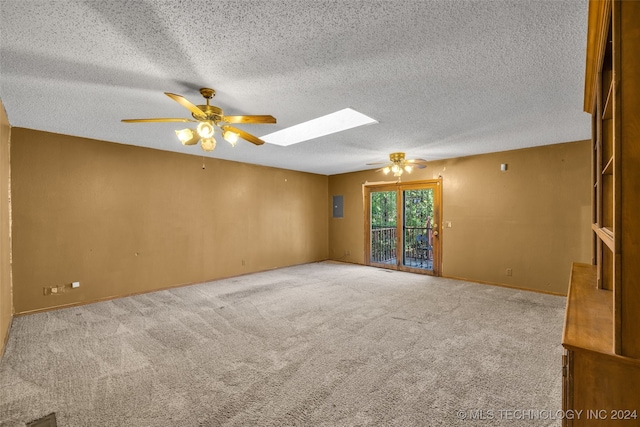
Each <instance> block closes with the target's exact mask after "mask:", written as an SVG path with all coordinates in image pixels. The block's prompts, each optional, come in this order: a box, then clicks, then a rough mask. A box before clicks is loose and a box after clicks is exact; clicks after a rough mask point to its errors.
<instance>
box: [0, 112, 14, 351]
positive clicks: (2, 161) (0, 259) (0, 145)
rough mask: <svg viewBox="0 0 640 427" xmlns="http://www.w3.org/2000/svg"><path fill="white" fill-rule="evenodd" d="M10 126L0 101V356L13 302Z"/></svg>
mask: <svg viewBox="0 0 640 427" xmlns="http://www.w3.org/2000/svg"><path fill="white" fill-rule="evenodd" d="M10 143H11V128H10V127H9V119H8V118H7V113H6V112H5V110H4V106H3V105H2V101H0V357H2V355H3V354H4V347H5V343H6V339H7V337H8V336H9V329H10V328H11V319H12V316H13V304H12V297H11V209H10V204H9V186H10V182H11V180H10V177H11V168H10V161H9V146H10Z"/></svg>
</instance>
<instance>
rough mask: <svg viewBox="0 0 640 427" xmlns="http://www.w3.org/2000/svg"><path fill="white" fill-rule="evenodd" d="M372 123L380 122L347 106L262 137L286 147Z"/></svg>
mask: <svg viewBox="0 0 640 427" xmlns="http://www.w3.org/2000/svg"><path fill="white" fill-rule="evenodd" d="M372 123H378V121H377V120H374V119H372V118H371V117H369V116H365V115H364V114H362V113H359V112H357V111H356V110H353V109H351V108H345V109H344V110H340V111H336V112H335V113H331V114H327V115H326V116H322V117H318V118H316V119H312V120H309V121H306V122H303V123H299V124H297V125H294V126H291V127H288V128H286V129H282V130H279V131H277V132H273V133H270V134H268V135H264V136H262V137H261V138H262V139H263V140H264V141H265V142H268V143H269V144H275V145H281V146H283V147H286V146H288V145H292V144H297V143H299V142H302V141H308V140H310V139H314V138H319V137H321V136H325V135H330V134H332V133H336V132H341V131H343V130H347V129H351V128H355V127H358V126H363V125H368V124H372Z"/></svg>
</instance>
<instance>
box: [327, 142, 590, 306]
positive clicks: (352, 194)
mask: <svg viewBox="0 0 640 427" xmlns="http://www.w3.org/2000/svg"><path fill="white" fill-rule="evenodd" d="M589 147H590V143H589V141H579V142H572V143H566V144H557V145H551V146H544V147H537V148H529V149H524V150H514V151H506V152H501V153H493V154H486V155H479V156H470V157H461V158H457V159H450V160H444V161H434V162H430V164H429V166H428V167H427V168H426V169H424V170H418V171H415V172H414V173H412V174H411V175H410V177H411V179H412V180H419V179H433V178H437V177H438V175H442V178H443V221H451V225H452V227H451V228H449V229H443V230H442V231H443V232H442V234H441V236H442V245H443V257H442V269H443V270H442V271H443V276H447V277H458V278H465V279H470V280H474V281H481V282H489V283H496V284H502V285H508V286H514V287H519V288H524V289H534V290H540V291H545V292H554V293H561V294H565V293H566V291H567V285H568V282H569V273H570V268H571V263H572V262H574V261H580V262H591V243H590V242H591V240H590V239H591V231H590V212H591V192H590V188H589V182H590V151H589V150H590V148H589ZM501 163H507V164H508V170H507V171H506V172H501V171H500V164H501ZM383 178H384V175H382V174H381V173H376V172H374V171H366V172H356V173H349V174H342V175H334V176H330V177H329V199H331V198H332V196H333V195H339V194H342V195H344V204H345V212H344V213H345V217H344V218H343V219H334V218H330V219H329V256H330V257H331V258H332V259H341V260H344V261H349V262H355V263H359V264H362V263H364V235H363V234H364V229H363V228H364V212H363V210H364V206H363V202H362V201H363V198H362V184H363V183H364V182H366V181H369V182H378V181H381V180H382V179H383ZM408 181H410V179H408V177H405V179H403V182H408ZM346 252H349V253H350V255H349V256H347V255H345V253H346ZM507 268H511V269H512V270H513V276H506V269H507Z"/></svg>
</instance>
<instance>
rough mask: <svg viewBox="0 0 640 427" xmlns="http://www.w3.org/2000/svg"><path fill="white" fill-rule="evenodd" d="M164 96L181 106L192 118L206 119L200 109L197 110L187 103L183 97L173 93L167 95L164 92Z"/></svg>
mask: <svg viewBox="0 0 640 427" xmlns="http://www.w3.org/2000/svg"><path fill="white" fill-rule="evenodd" d="M164 94H165V95H167V96H168V97H169V98H171V99H173V100H174V101H176V102H177V103H178V104H180V105H182V106H183V107H184V108H186V109H187V110H189V111H191V113H193V115H194V116H196V117H202V118H203V119H204V118H205V117H206V116H205V114H204V112H203V111H202V110H201V109H199V108H198V107H197V106H195V105H194V104H192V103H191V102H189V101H188V100H187V99H186V98H185V97H184V96H180V95H176V94H175V93H169V92H165V93H164Z"/></svg>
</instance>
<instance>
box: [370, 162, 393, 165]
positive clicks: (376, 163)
mask: <svg viewBox="0 0 640 427" xmlns="http://www.w3.org/2000/svg"><path fill="white" fill-rule="evenodd" d="M387 163H389V162H374V163H367V165H386V164H387Z"/></svg>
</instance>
